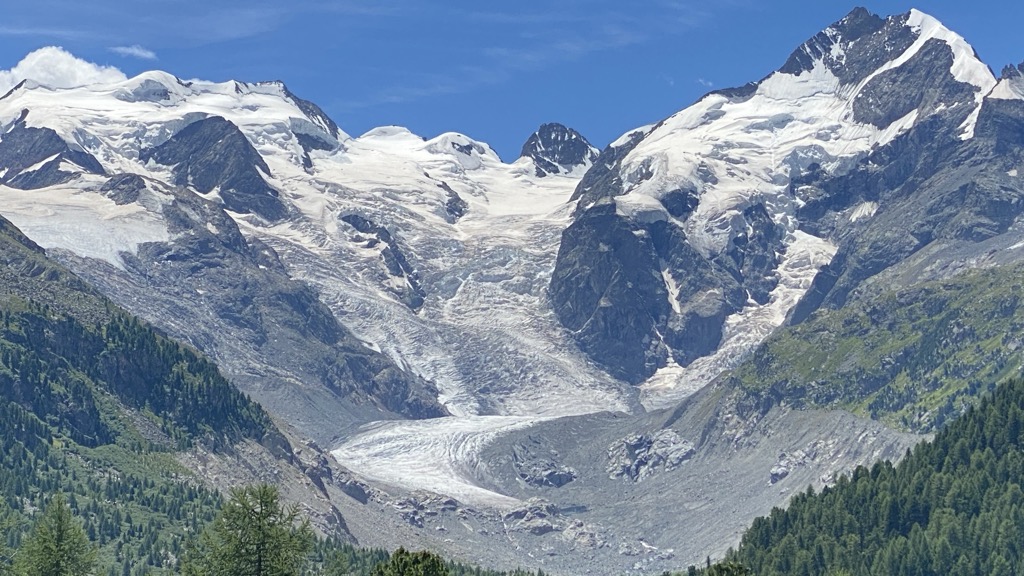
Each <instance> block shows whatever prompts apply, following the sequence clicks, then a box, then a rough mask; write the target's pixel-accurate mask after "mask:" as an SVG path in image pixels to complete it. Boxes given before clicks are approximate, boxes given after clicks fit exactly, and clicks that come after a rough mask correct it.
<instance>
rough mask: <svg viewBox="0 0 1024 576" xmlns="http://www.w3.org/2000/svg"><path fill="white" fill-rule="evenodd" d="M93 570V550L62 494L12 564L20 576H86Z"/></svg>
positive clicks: (47, 511) (51, 503)
mask: <svg viewBox="0 0 1024 576" xmlns="http://www.w3.org/2000/svg"><path fill="white" fill-rule="evenodd" d="M95 568H96V550H95V548H93V546H92V545H91V544H90V543H89V538H88V537H86V535H85V530H84V529H83V528H82V525H81V524H80V523H79V522H78V521H76V520H75V518H74V516H73V515H72V514H71V508H70V507H69V506H68V503H67V500H66V499H65V498H64V495H63V494H58V495H56V496H54V498H53V499H52V500H51V501H50V504H49V505H48V506H47V507H46V510H45V511H44V512H43V514H42V516H40V517H39V519H38V520H37V521H36V523H35V525H34V526H33V527H32V533H31V534H30V535H29V537H28V539H27V540H25V542H24V543H23V544H22V546H21V550H19V551H18V554H17V556H16V557H15V561H14V569H15V574H18V575H19V576H87V575H89V574H92V573H93V570H94V569H95Z"/></svg>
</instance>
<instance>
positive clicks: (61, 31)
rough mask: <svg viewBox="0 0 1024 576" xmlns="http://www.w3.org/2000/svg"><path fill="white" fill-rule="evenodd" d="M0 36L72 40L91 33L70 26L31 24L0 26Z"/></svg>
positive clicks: (88, 35)
mask: <svg viewBox="0 0 1024 576" xmlns="http://www.w3.org/2000/svg"><path fill="white" fill-rule="evenodd" d="M0 36H33V37H41V38H60V39H63V40H74V39H79V38H87V37H91V36H92V34H90V33H88V32H84V31H82V30H73V29H70V28H38V27H31V26H0Z"/></svg>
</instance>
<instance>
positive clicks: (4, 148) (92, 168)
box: [0, 110, 106, 190]
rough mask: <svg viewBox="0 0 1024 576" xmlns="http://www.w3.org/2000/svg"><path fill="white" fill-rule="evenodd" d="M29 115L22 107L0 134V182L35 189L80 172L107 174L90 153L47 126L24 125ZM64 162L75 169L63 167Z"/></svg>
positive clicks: (66, 180)
mask: <svg viewBox="0 0 1024 576" xmlns="http://www.w3.org/2000/svg"><path fill="white" fill-rule="evenodd" d="M28 115H29V111H28V110H23V111H22V113H21V117H19V118H18V119H17V120H16V121H15V122H14V123H13V124H12V125H11V126H9V127H7V128H6V130H5V131H4V133H3V134H2V135H0V168H2V169H3V172H2V175H0V183H2V184H6V185H7V186H10V187H12V188H21V189H23V190H35V189H37V188H45V187H47V186H53V185H54V184H63V183H65V182H69V181H71V180H73V179H75V178H77V177H78V173H79V171H81V172H87V173H90V174H105V173H106V172H105V171H104V170H103V166H101V165H100V163H99V162H97V161H96V159H95V158H94V157H93V156H92V155H91V154H89V153H88V152H85V151H84V150H81V149H80V148H72V147H71V146H69V145H68V143H67V142H65V141H64V140H63V139H62V138H61V137H60V136H58V135H57V133H56V132H54V131H53V130H51V129H50V128H32V127H29V126H27V125H26V124H25V119H26V118H27V117H28ZM65 162H67V163H70V164H72V165H74V166H75V168H74V169H73V170H66V169H63V168H62V166H63V165H64V163H65Z"/></svg>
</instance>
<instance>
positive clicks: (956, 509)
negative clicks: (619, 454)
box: [720, 380, 1024, 576]
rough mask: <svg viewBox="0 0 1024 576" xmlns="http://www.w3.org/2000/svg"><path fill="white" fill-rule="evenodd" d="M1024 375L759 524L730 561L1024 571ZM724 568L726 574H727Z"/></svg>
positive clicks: (763, 568) (773, 569)
mask: <svg viewBox="0 0 1024 576" xmlns="http://www.w3.org/2000/svg"><path fill="white" fill-rule="evenodd" d="M1022 429H1024V381H1022V380H1014V381H1011V382H1008V383H1006V384H1003V385H1001V386H999V387H998V388H997V389H996V391H995V392H994V393H993V394H992V395H991V396H990V397H988V398H986V399H984V400H983V401H982V402H981V404H980V405H979V406H978V407H977V408H974V409H971V410H970V411H968V413H967V414H965V415H963V416H961V417H960V418H958V419H957V420H955V421H954V422H953V423H952V424H950V425H949V426H948V427H947V428H945V429H944V430H942V431H941V432H939V433H938V434H937V435H936V436H935V439H934V440H933V441H931V442H925V443H922V444H920V445H918V446H917V447H916V448H915V449H914V450H913V451H911V452H910V453H908V454H907V456H906V457H905V458H904V459H903V460H902V461H901V462H900V463H899V464H898V465H896V466H893V465H892V464H890V463H888V462H881V463H878V464H875V465H874V466H872V467H871V468H859V469H857V470H856V471H855V472H854V473H853V474H852V475H851V476H848V477H842V478H840V479H839V480H838V482H837V483H836V484H835V485H834V486H830V487H827V488H825V489H823V490H822V491H821V492H820V493H815V492H814V491H813V490H808V491H807V492H806V493H803V494H801V495H798V496H796V497H794V498H793V500H792V501H791V502H790V504H789V506H788V508H786V509H785V510H782V509H775V510H774V511H773V512H772V513H771V515H769V516H768V517H765V518H760V519H758V520H756V521H755V522H754V523H753V525H752V526H751V527H750V529H749V530H748V531H747V532H746V534H745V535H744V537H743V540H742V543H741V544H740V546H739V548H738V550H736V551H735V552H733V553H731V554H730V555H729V558H728V562H727V563H723V564H722V565H720V566H726V565H728V566H733V567H736V566H741V567H742V568H743V569H744V572H749V573H752V574H758V575H764V576H771V575H776V574H777V575H783V574H785V575H828V574H851V575H858V576H859V575H877V574H901V575H910V576H931V575H940V574H965V575H968V574H976V575H979V576H980V575H989V576H993V575H997V576H1005V575H1011V574H1022V573H1024V490H1022V488H1021V482H1022V481H1024V450H1022V448H1024V446H1022V441H1024V435H1022ZM723 573H724V572H723Z"/></svg>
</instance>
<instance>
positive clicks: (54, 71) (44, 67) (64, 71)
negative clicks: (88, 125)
mask: <svg viewBox="0 0 1024 576" xmlns="http://www.w3.org/2000/svg"><path fill="white" fill-rule="evenodd" d="M126 79H127V76H125V75H124V73H123V72H121V71H120V70H118V69H117V68H114V67H113V66H101V65H99V64H93V63H92V62H86V61H85V60H82V59H81V58H78V57H76V56H74V55H73V54H71V53H69V52H68V51H66V50H64V49H63V48H59V47H57V46H47V47H45V48H40V49H38V50H36V51H34V52H31V53H29V54H28V55H27V56H25V57H24V58H22V59H21V62H18V63H17V64H16V65H15V66H14V67H13V68H11V69H10V70H0V92H7V91H8V90H10V89H11V88H13V87H14V86H16V85H17V84H18V83H19V82H21V81H22V80H33V81H35V82H38V83H40V84H44V85H46V86H52V87H53V88H74V87H76V86H87V85H89V84H106V83H111V82H121V81H124V80H126Z"/></svg>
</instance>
